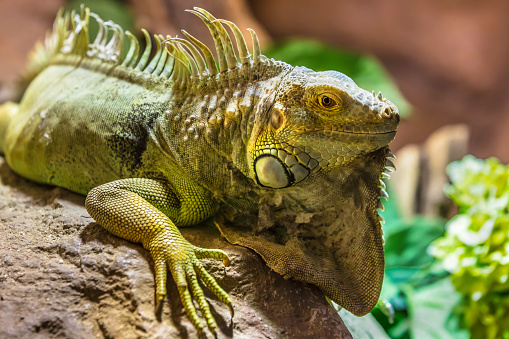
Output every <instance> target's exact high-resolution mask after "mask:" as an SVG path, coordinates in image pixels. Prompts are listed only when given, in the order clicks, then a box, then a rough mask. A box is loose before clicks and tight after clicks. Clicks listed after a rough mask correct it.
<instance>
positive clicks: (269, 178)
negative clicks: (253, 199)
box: [255, 155, 291, 188]
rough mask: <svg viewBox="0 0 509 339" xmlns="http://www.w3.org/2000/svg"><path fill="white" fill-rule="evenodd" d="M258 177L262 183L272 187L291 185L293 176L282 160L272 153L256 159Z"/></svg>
mask: <svg viewBox="0 0 509 339" xmlns="http://www.w3.org/2000/svg"><path fill="white" fill-rule="evenodd" d="M255 172H256V177H257V179H258V182H259V183H260V185H263V186H265V187H271V188H283V187H287V186H290V184H291V180H290V179H291V178H290V174H289V173H288V170H287V169H286V168H285V166H284V165H283V163H282V162H281V160H279V159H278V158H277V157H275V156H272V155H262V156H260V157H258V158H257V159H256V163H255Z"/></svg>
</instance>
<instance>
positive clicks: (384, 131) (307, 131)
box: [296, 124, 398, 136]
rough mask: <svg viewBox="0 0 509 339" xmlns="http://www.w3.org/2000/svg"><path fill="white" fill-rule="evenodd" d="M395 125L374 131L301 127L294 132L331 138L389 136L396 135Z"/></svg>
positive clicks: (342, 127) (352, 127)
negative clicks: (335, 136) (336, 135)
mask: <svg viewBox="0 0 509 339" xmlns="http://www.w3.org/2000/svg"><path fill="white" fill-rule="evenodd" d="M397 126H398V125H397V124H396V125H395V126H381V127H379V128H377V129H376V130H362V129H360V127H359V126H354V125H352V126H334V127H332V128H330V129H326V128H323V127H316V128H309V127H302V128H299V129H297V130H296V132H297V133H299V134H300V135H304V134H315V133H320V134H324V135H326V136H331V135H333V134H339V135H343V134H347V135H350V134H354V135H381V134H390V133H394V134H396V128H397Z"/></svg>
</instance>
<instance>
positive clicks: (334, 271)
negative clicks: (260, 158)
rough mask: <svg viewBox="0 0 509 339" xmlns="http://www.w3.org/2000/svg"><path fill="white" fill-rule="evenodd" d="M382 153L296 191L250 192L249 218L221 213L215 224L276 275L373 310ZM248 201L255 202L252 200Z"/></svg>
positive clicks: (354, 307) (358, 309)
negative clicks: (309, 285) (306, 284)
mask: <svg viewBox="0 0 509 339" xmlns="http://www.w3.org/2000/svg"><path fill="white" fill-rule="evenodd" d="M389 154H390V151H389V148H388V147H387V146H386V147H382V148H380V149H378V150H376V151H374V152H371V153H368V154H365V155H363V156H361V157H359V158H356V159H355V160H353V161H352V162H350V163H348V164H346V165H342V166H335V167H328V168H324V169H323V170H321V171H320V172H319V173H316V174H315V175H314V176H310V177H308V178H307V179H306V180H305V181H304V182H302V183H301V185H298V186H291V187H288V188H285V189H280V190H271V189H264V188H255V189H254V192H256V194H253V196H254V197H252V198H250V199H251V200H252V201H251V202H250V205H251V206H256V205H257V206H259V208H258V210H256V211H252V212H251V213H245V212H240V211H239V210H238V209H234V208H228V207H226V208H223V209H222V210H221V211H220V212H219V213H218V214H217V216H216V219H215V223H216V225H217V227H218V228H219V229H220V231H221V233H222V234H223V236H224V237H225V238H226V239H227V240H228V241H229V242H231V243H233V244H238V245H242V246H245V247H248V248H251V249H253V250H254V251H255V252H257V253H258V254H259V255H261V256H262V257H263V259H264V260H265V261H266V263H267V265H268V266H269V267H270V268H271V269H273V270H274V271H276V272H278V273H279V274H281V275H283V276H284V277H285V278H293V279H296V280H300V281H303V282H306V283H311V284H314V285H316V286H318V287H319V288H320V289H321V290H322V291H323V293H324V294H325V295H326V296H328V297H329V298H330V299H332V300H333V301H335V302H336V303H338V304H339V305H340V306H342V307H344V308H345V309H347V310H348V311H350V312H352V313H353V314H355V315H357V316H362V315H365V314H367V313H369V312H370V311H371V310H372V309H373V307H374V306H375V305H376V303H377V301H378V298H379V295H380V291H381V288H382V282H383V276H384V253H383V232H382V228H381V222H380V217H379V214H378V210H377V208H378V207H379V206H380V196H381V194H382V193H381V187H380V185H381V184H380V178H381V176H382V173H383V171H384V169H385V165H386V158H387V157H388V156H389ZM253 200H254V201H253Z"/></svg>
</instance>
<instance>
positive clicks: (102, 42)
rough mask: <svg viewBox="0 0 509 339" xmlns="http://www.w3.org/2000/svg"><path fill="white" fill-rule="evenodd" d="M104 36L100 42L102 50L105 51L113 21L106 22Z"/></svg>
mask: <svg viewBox="0 0 509 339" xmlns="http://www.w3.org/2000/svg"><path fill="white" fill-rule="evenodd" d="M103 26H104V36H103V38H102V40H101V41H100V42H99V46H100V48H101V52H102V53H104V48H105V46H106V43H107V42H108V35H109V31H110V27H111V21H109V20H108V21H105V22H104V24H103Z"/></svg>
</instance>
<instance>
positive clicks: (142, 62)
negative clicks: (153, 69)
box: [135, 28, 152, 71]
mask: <svg viewBox="0 0 509 339" xmlns="http://www.w3.org/2000/svg"><path fill="white" fill-rule="evenodd" d="M141 31H142V32H143V35H144V36H145V42H146V47H145V51H144V52H143V55H142V56H141V58H140V62H138V65H136V68H135V69H136V70H137V71H141V70H142V69H144V68H145V67H146V66H147V62H148V58H149V57H150V52H151V51H152V39H150V35H149V34H148V32H147V30H145V29H144V28H142V29H141Z"/></svg>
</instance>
